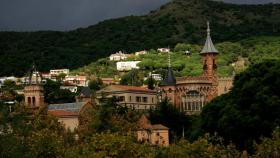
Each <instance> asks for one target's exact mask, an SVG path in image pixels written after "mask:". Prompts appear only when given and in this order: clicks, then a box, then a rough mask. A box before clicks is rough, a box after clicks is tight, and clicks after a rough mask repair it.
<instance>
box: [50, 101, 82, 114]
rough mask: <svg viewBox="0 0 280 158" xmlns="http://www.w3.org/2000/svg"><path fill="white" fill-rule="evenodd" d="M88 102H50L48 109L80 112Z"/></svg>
mask: <svg viewBox="0 0 280 158" xmlns="http://www.w3.org/2000/svg"><path fill="white" fill-rule="evenodd" d="M86 103H87V102H74V103H63V104H50V105H49V106H48V110H63V111H67V112H75V113H79V112H80V110H81V109H82V108H83V106H84V105H85V104H86Z"/></svg>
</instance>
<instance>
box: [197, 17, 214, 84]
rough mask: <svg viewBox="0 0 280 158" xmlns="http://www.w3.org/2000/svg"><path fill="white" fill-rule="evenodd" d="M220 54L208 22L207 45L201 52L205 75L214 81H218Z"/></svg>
mask: <svg viewBox="0 0 280 158" xmlns="http://www.w3.org/2000/svg"><path fill="white" fill-rule="evenodd" d="M218 54H219V52H218V50H217V49H216V48H215V46H214V44H213V42H212V40H211V36H210V26H209V22H207V38H206V42H205V45H204V47H203V49H202V51H201V52H200V55H201V56H202V60H203V75H204V76H205V77H207V78H208V79H209V80H211V81H213V82H217V76H216V70H217V65H216V56H217V55H218Z"/></svg>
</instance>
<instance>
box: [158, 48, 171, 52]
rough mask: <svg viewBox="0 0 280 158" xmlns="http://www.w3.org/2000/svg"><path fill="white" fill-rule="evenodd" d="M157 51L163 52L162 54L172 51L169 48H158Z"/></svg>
mask: <svg viewBox="0 0 280 158" xmlns="http://www.w3.org/2000/svg"><path fill="white" fill-rule="evenodd" d="M157 51H158V52H161V53H168V52H170V49H169V48H158V49H157Z"/></svg>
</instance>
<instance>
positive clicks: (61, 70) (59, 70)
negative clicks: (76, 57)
mask: <svg viewBox="0 0 280 158" xmlns="http://www.w3.org/2000/svg"><path fill="white" fill-rule="evenodd" d="M61 73H64V74H66V75H68V74H69V69H55V70H50V75H51V76H57V75H59V74H61Z"/></svg>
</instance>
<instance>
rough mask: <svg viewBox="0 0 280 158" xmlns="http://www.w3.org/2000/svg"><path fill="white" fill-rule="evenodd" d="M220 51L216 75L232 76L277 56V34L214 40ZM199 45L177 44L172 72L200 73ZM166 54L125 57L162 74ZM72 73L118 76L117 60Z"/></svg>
mask: <svg viewBox="0 0 280 158" xmlns="http://www.w3.org/2000/svg"><path fill="white" fill-rule="evenodd" d="M215 46H216V48H217V49H218V50H219V55H218V58H217V65H218V75H219V76H220V77H226V76H231V75H232V74H233V73H240V72H242V71H243V70H245V69H246V68H247V67H248V66H249V65H250V64H254V63H259V62H261V61H263V60H266V59H280V37H272V36H260V37H253V38H249V39H244V40H241V41H238V42H222V43H217V44H216V45H215ZM201 49H202V45H196V44H186V43H178V44H176V46H175V48H174V49H172V53H171V64H172V67H173V70H174V72H175V75H176V76H177V77H179V76H199V75H201V74H202V67H203V65H202V62H201V57H200V55H199V52H200V51H201ZM186 50H189V51H191V53H192V55H191V56H186V55H185V54H184V51H186ZM167 59H168V56H167V53H159V52H157V51H155V50H153V49H152V50H149V51H148V53H147V54H145V55H140V56H131V57H130V58H128V59H127V60H128V61H130V60H140V61H142V62H141V63H139V64H138V66H139V67H140V68H141V69H142V70H144V71H143V73H144V75H145V76H147V74H148V73H149V72H150V71H154V73H160V74H162V75H165V72H166V69H167V66H168V65H167V64H168V60H167ZM72 73H74V74H86V75H88V76H90V75H92V74H94V75H97V76H99V77H113V76H121V75H122V73H119V72H118V71H117V69H116V63H115V62H113V61H109V58H102V59H99V60H98V61H96V62H93V63H91V64H89V65H87V66H84V67H81V68H79V69H77V70H74V71H72Z"/></svg>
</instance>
